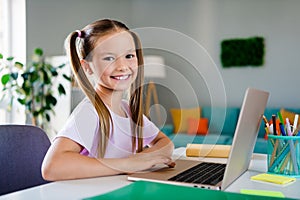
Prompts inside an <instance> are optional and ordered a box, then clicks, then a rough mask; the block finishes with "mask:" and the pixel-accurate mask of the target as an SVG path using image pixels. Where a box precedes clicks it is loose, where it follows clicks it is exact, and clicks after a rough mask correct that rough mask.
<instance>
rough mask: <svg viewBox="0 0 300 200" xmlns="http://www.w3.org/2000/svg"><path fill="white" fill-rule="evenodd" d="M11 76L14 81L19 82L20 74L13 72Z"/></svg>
mask: <svg viewBox="0 0 300 200" xmlns="http://www.w3.org/2000/svg"><path fill="white" fill-rule="evenodd" d="M10 76H11V77H12V78H13V79H14V80H17V79H18V76H19V74H18V72H13V73H11V74H10Z"/></svg>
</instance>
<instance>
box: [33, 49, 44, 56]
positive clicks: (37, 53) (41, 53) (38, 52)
mask: <svg viewBox="0 0 300 200" xmlns="http://www.w3.org/2000/svg"><path fill="white" fill-rule="evenodd" d="M34 54H36V55H38V56H42V55H43V50H42V49H41V48H36V49H35V50H34Z"/></svg>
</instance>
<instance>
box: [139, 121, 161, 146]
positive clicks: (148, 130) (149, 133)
mask: <svg viewBox="0 0 300 200" xmlns="http://www.w3.org/2000/svg"><path fill="white" fill-rule="evenodd" d="M143 120H144V128H143V134H144V136H143V137H144V141H143V143H144V145H148V144H150V143H151V142H152V141H153V140H154V139H155V138H156V136H157V135H158V133H159V131H160V130H159V128H158V127H157V126H156V125H155V124H154V123H153V122H152V121H150V120H149V119H148V118H147V117H146V116H145V115H144V116H143Z"/></svg>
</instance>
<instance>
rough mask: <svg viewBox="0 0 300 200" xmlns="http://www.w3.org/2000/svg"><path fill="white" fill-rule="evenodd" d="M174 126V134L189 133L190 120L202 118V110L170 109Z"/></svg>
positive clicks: (198, 108)
mask: <svg viewBox="0 0 300 200" xmlns="http://www.w3.org/2000/svg"><path fill="white" fill-rule="evenodd" d="M170 112H171V116H172V120H173V125H174V133H178V132H187V130H188V119H189V118H198V119H199V118H200V113H201V109H200V107H197V108H190V109H176V108H172V109H170Z"/></svg>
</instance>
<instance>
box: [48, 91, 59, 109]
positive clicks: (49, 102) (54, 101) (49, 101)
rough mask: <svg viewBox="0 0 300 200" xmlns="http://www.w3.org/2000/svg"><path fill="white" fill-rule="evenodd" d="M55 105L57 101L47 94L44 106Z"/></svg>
mask: <svg viewBox="0 0 300 200" xmlns="http://www.w3.org/2000/svg"><path fill="white" fill-rule="evenodd" d="M56 103H57V100H56V98H55V97H54V96H52V95H51V94H49V95H47V96H46V104H47V105H51V104H52V105H53V106H55V105H56ZM50 107H51V106H50Z"/></svg>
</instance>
